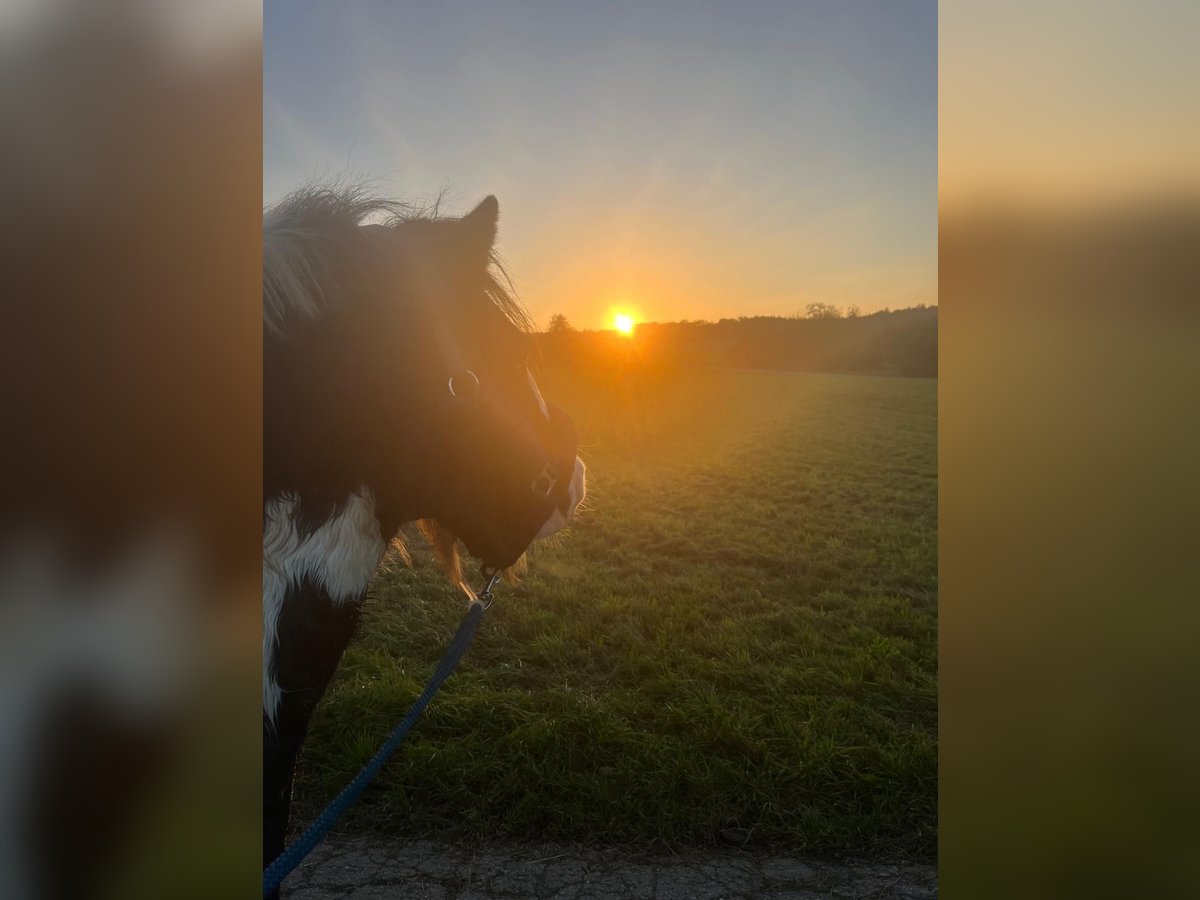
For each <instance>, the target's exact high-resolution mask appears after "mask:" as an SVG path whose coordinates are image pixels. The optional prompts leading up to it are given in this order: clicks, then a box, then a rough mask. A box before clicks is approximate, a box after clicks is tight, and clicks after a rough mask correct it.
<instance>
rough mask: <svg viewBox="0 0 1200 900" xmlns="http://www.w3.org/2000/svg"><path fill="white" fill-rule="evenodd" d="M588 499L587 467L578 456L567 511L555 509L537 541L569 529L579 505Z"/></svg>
mask: <svg viewBox="0 0 1200 900" xmlns="http://www.w3.org/2000/svg"><path fill="white" fill-rule="evenodd" d="M586 497H587V466H585V465H584V464H583V460H582V459H580V458H579V457H578V456H577V457H575V471H574V472H573V473H572V474H571V485H570V487H568V488H567V498H568V500H567V511H566V512H565V513H564V512H563V511H562V510H561V509H558V508H557V507H556V508H555V510H554V512H552V513H550V516H549V518H547V519H546V521H545V522H544V523H543V524H542V527H541V530H540V531H538V533H537V535H536V536H535V537H534V540H535V541H540V540H541V539H542V538H548V537H550V535H552V534H556V533H557V532H559V531H562V530H563V529H564V528H566V527H567V523H568V522H570V521H571V519H573V518H574V517H575V511H576V510H577V509H579V504H581V503H582V502H583V501H584V498H586Z"/></svg>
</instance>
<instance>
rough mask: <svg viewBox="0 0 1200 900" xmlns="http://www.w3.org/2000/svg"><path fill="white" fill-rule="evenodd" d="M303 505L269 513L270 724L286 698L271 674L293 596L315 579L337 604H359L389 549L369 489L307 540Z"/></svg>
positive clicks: (282, 502)
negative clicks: (302, 532)
mask: <svg viewBox="0 0 1200 900" xmlns="http://www.w3.org/2000/svg"><path fill="white" fill-rule="evenodd" d="M297 503H298V500H297V498H296V497H295V496H294V495H290V494H285V495H284V496H282V497H276V498H274V499H273V500H271V501H269V502H268V503H267V504H266V506H265V507H264V509H263V515H264V519H265V521H264V527H263V712H264V713H266V716H267V719H268V720H270V721H274V718H275V713H276V711H277V710H278V709H279V701H280V699H281V696H282V691H281V689H280V687H279V685H278V684H277V683H276V681H275V678H274V675H273V674H272V671H271V669H272V665H273V662H274V656H275V644H276V642H277V636H276V630H277V628H278V625H279V616H280V614H281V613H282V612H283V604H284V600H285V599H286V597H287V593H288V590H289V589H290V588H292V587H295V586H296V585H299V584H300V582H301V581H302V580H303V579H304V578H305V577H309V578H312V579H313V580H314V581H316V582H317V583H318V584H320V585H321V586H322V587H323V588H324V589H325V591H326V592H327V593H328V594H329V597H330V599H331V600H332V601H333V602H334V603H335V604H339V605H340V604H342V603H346V602H349V601H351V600H357V599H358V598H360V597H361V596H362V595H363V593H364V592H365V591H366V589H367V584H368V582H370V580H371V576H372V575H374V574H375V570H376V569H377V568H379V563H380V561H381V560H382V559H383V554H384V551H385V550H386V549H387V542H386V541H385V540H384V539H383V535H382V534H381V533H380V530H379V520H378V519H376V518H375V497H374V496H373V495H372V494H371V492H370V491H369V490H367V489H366V488H363V489H362V490H361V491H360V492H359V493H357V494H353V495H351V497H350V499H349V500H348V501H347V503H346V507H345V509H344V510H343V511H342V512H341V513H340V514H339V515H337V516H334V517H333V518H331V519H330V520H329V521H327V522H326V523H325V524H324V525H322V526H321V527H320V528H318V529H317V530H316V531H314V532H313V533H312V534H310V535H309V536H308V537H307V538H305V539H304V540H301V539H300V537H299V535H298V534H297V533H296V524H295V512H296V506H297Z"/></svg>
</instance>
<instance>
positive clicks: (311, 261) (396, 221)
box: [263, 184, 534, 584]
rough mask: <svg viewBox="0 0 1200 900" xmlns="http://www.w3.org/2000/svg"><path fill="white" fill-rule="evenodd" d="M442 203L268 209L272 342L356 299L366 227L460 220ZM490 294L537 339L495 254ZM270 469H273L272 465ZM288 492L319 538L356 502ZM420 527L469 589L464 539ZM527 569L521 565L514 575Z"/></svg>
mask: <svg viewBox="0 0 1200 900" xmlns="http://www.w3.org/2000/svg"><path fill="white" fill-rule="evenodd" d="M442 199H443V198H442V197H441V196H439V197H437V198H435V199H434V200H433V201H431V202H429V203H426V204H423V205H422V204H413V203H408V202H403V201H399V200H391V199H386V198H383V197H379V196H376V195H375V194H373V193H372V192H370V191H369V190H368V189H367V188H365V187H364V186H362V185H349V186H322V185H316V184H311V185H306V186H304V187H301V188H299V189H298V190H296V191H293V192H292V193H290V194H288V195H287V196H286V197H284V198H283V199H282V200H281V201H279V202H278V203H276V204H274V205H273V206H271V207H269V208H267V209H265V210H264V212H263V332H264V338H265V339H266V340H268V341H270V342H277V341H278V342H283V343H285V344H286V343H287V332H288V329H289V326H290V325H292V324H294V323H297V322H299V321H302V320H316V319H320V318H321V317H323V316H324V315H326V314H328V313H330V312H332V311H333V310H335V309H336V308H337V307H338V306H340V305H341V304H343V303H346V302H349V301H350V297H349V294H350V293H351V292H352V291H353V290H354V285H355V284H359V285H361V279H362V278H363V276H364V274H365V273H367V272H369V271H370V269H371V267H372V265H373V259H374V257H373V256H372V254H373V252H375V247H376V244H375V242H374V241H373V239H372V237H371V232H370V230H368V229H365V228H363V227H362V226H364V225H382V226H385V227H394V228H399V229H404V228H405V227H412V228H420V227H422V225H425V224H428V223H437V222H445V221H453V219H454V218H455V217H450V216H444V215H442V213H441V209H440V207H441V201H442ZM483 292H484V293H485V294H486V296H487V297H488V299H489V300H490V301H491V302H492V303H493V304H494V305H495V306H496V307H497V308H498V309H499V310H501V312H503V314H504V315H505V317H506V318H507V319H508V321H509V322H510V323H511V324H512V325H513V326H514V327H515V328H516V329H517V330H518V331H521V332H523V333H530V332H532V331H533V330H534V328H533V323H532V321H531V319H530V318H529V316H528V314H527V313H526V311H525V309H524V307H523V306H522V305H521V303H520V301H519V300H518V299H517V297H516V291H515V289H514V287H513V284H512V280H511V278H510V277H509V275H508V272H507V270H506V269H505V267H504V264H503V262H502V261H501V259H500V258H499V256H498V255H497V254H496V252H495V249H494V248H493V249H492V250H491V251H490V253H489V256H488V262H487V268H486V272H485V278H484V282H483ZM264 463H266V465H267V466H268V467H269V466H270V461H269V460H264ZM314 487H316V486H314ZM330 487H332V486H330ZM343 487H344V485H343ZM288 493H289V494H292V495H293V496H295V497H296V499H297V500H298V501H299V502H298V504H297V507H296V512H297V518H296V520H295V521H294V522H293V527H295V528H296V529H297V531H298V532H299V533H300V534H302V535H308V534H311V533H313V532H314V531H315V530H316V529H317V528H318V527H320V525H321V524H323V523H324V522H326V521H328V520H329V519H330V518H332V517H334V516H336V515H338V514H340V512H341V511H342V510H343V509H344V508H345V503H346V502H347V501H348V500H349V496H347V497H345V498H340V499H339V498H338V497H337V496H335V495H330V494H326V493H325V492H324V491H322V490H320V489H319V488H318V489H317V490H316V492H315V494H313V493H310V492H309V491H305V490H301V491H299V492H296V491H294V490H289V491H288ZM267 499H269V498H267ZM396 524H399V523H396ZM389 525H390V523H389ZM417 525H418V530H419V531H420V533H421V534H422V536H424V537H425V538H426V540H427V541H428V542H429V544H430V545H431V547H432V549H433V551H434V554H435V556H436V557H437V559H438V561H439V563H440V564H441V567H442V568H443V570H444V571H445V572H446V575H447V576H448V577H449V579H450V581H451V582H452V583H454V584H462V583H463V573H462V563H461V559H460V557H459V553H458V548H457V538H456V536H455V535H454V534H453V533H452V532H451V531H450V530H449V529H448V528H446V527H445V526H443V525H442V524H441V523H439V522H436V521H433V520H428V519H427V520H421V521H419V522H418V523H417ZM390 527H394V526H390ZM390 537H391V540H392V542H393V545H394V546H396V547H397V549H398V550H399V551H400V553H401V555H402V557H404V558H407V555H408V554H407V550H406V548H405V547H404V542H403V538H402V537H401V536H400V534H399V533H394V534H393V535H391V536H390ZM384 539H385V540H388V539H389V535H387V534H385V535H384ZM521 568H522V565H521V564H520V563H519V564H518V565H516V566H514V567H513V570H512V571H513V572H516V571H520V569H521Z"/></svg>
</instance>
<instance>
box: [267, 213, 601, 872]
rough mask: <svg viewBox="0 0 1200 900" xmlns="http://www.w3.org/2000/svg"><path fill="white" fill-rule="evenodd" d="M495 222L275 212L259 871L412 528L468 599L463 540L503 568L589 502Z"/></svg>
mask: <svg viewBox="0 0 1200 900" xmlns="http://www.w3.org/2000/svg"><path fill="white" fill-rule="evenodd" d="M498 215H499V210H498V206H497V203H496V200H495V198H494V197H488V198H487V199H485V200H484V201H483V202H482V203H480V204H479V206H478V207H476V208H475V210H473V211H472V212H471V213H469V214H468V215H466V216H463V217H462V218H458V219H451V218H442V217H439V216H437V215H436V214H421V213H414V212H412V211H411V210H409V209H407V208H406V207H404V206H402V205H399V204H395V203H390V202H386V201H380V200H375V199H372V198H369V197H366V196H364V195H363V194H362V193H361V192H358V191H355V190H319V189H308V190H303V191H300V192H298V193H296V194H293V195H292V196H290V197H289V198H287V199H286V200H284V201H283V202H282V203H280V204H279V205H277V206H275V207H274V208H272V209H270V210H269V211H268V212H267V213H266V214H265V216H264V221H263V323H264V338H263V423H264V434H263V459H264V462H263V466H264V472H263V626H264V627H263V742H264V759H263V763H264V772H263V776H264V785H263V787H264V796H263V816H264V847H263V855H264V864H265V863H266V862H269V861H270V860H272V859H274V857H275V856H276V855H278V853H279V852H280V851H281V850H282V847H283V841H284V836H285V832H286V829H287V823H288V807H289V802H290V794H291V786H292V776H293V771H294V768H295V763H296V757H297V753H298V751H299V749H300V746H301V743H302V742H303V740H304V736H305V732H306V731H307V728H308V723H309V718H310V716H311V714H312V711H313V708H314V706H315V705H316V703H317V701H318V700H319V699H320V697H321V695H322V693H323V692H324V690H325V688H326V685H327V684H328V682H329V679H330V677H331V676H332V675H333V673H334V670H335V669H336V668H337V664H338V661H339V660H340V658H341V655H342V652H343V651H344V650H345V648H346V645H347V643H348V642H349V641H350V638H351V635H352V634H353V631H354V628H355V624H356V622H357V619H358V617H359V610H360V607H361V604H362V601H363V598H364V596H365V594H366V591H367V585H368V583H369V581H370V580H371V577H372V575H373V574H374V572H375V570H376V568H377V567H378V565H379V563H380V560H381V559H382V557H383V555H384V551H385V549H386V548H387V546H388V544H389V542H391V541H392V540H393V538H394V537H395V536H396V534H397V531H398V529H399V528H400V526H401V525H403V524H404V523H406V522H410V521H419V522H420V523H421V528H422V530H423V531H424V533H425V534H426V535H427V536H428V537H430V538H431V540H432V542H433V543H434V545H435V547H436V548H437V550H438V553H439V556H440V557H441V559H442V562H443V565H444V566H445V567H446V569H447V572H448V574H449V575H450V576H451V578H452V579H453V580H455V581H456V582H459V583H461V582H462V576H461V570H460V565H459V558H458V554H457V551H456V547H457V543H458V542H459V541H461V542H462V543H463V544H464V545H465V546H466V548H467V551H468V552H469V553H470V554H471V555H472V556H474V557H476V558H478V559H479V560H481V561H482V563H483V564H484V565H485V566H489V567H493V568H497V569H503V568H507V567H510V566H512V565H513V564H514V563H516V562H517V561H518V560H519V559H520V558H521V556H522V555H523V553H524V552H525V550H526V548H527V547H528V545H529V544H530V543H531V542H532V541H533V540H534V539H536V538H540V537H546V536H548V535H550V534H553V533H554V532H556V531H558V530H559V529H560V528H562V527H563V526H564V525H565V524H566V523H567V521H568V520H569V519H570V518H571V517H572V515H573V514H574V513H575V510H576V508H577V507H578V506H579V504H580V502H581V501H582V500H583V497H584V491H585V473H584V466H583V463H582V462H581V461H580V460H579V458H578V457H577V456H576V438H575V430H574V426H573V425H572V423H571V420H570V419H569V418H568V417H567V415H566V414H565V413H564V412H563V411H562V410H560V409H558V408H557V407H555V406H553V405H549V404H547V403H546V402H545V401H544V400H543V399H542V396H541V393H540V392H539V391H538V387H537V384H536V383H535V382H534V380H533V376H532V375H531V374H530V372H529V370H528V368H527V367H526V359H525V356H526V352H527V347H528V344H527V339H526V335H525V334H524V332H525V331H526V330H527V327H528V326H527V320H526V319H525V317H524V314H523V313H522V312H521V310H520V307H519V306H518V305H517V304H516V302H515V301H514V300H513V298H512V297H511V295H510V293H509V292H508V291H507V290H506V289H505V284H507V281H506V280H505V279H504V277H503V272H502V270H501V269H500V268H499V265H498V263H497V261H496V259H495V255H494V251H493V245H494V242H495V237H496V226H497V219H498ZM367 221H370V222H373V223H376V224H365V222H367Z"/></svg>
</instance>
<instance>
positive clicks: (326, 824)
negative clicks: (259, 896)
mask: <svg viewBox="0 0 1200 900" xmlns="http://www.w3.org/2000/svg"><path fill="white" fill-rule="evenodd" d="M484 608H485V607H484V604H483V603H481V602H480V601H479V600H474V601H472V602H471V605H470V608H469V609H468V610H467V614H466V615H465V616H463V619H462V621H461V622H460V623H459V625H458V631H456V632H455V633H454V638H453V639H452V640H451V641H450V646H449V647H447V648H446V653H445V655H444V656H443V657H442V659H441V662H439V663H438V666H437V668H436V669H435V670H434V673H433V677H431V678H430V679H429V683H428V684H427V685H425V690H423V691H421V695H420V696H419V697H417V699H416V700H415V701H413V705H412V706H411V707H409V710H408V712H407V713H406V714H405V716H404V718H403V719H402V720H401V721H400V724H399V725H397V726H396V728H395V730H393V731H392V733H391V734H390V735H388V739H387V740H386V741H384V743H383V746H382V747H380V748H379V750H378V751H377V752H376V753H375V755H374V756H373V757H371V759H370V761H369V762H368V763H367V764H366V765H365V766H363V767H362V771H360V772H359V773H358V774H357V775H356V776H354V780H353V781H351V782H350V783H349V784H348V785H346V786H345V787H344V788H343V789H342V792H341V793H340V794H338V795H337V796H336V797H334V798H333V799H332V800H331V801H329V805H328V806H326V807H325V809H324V810H323V811H322V812H321V814H320V815H319V816H317V818H316V819H315V820H314V821H313V823H312V824H311V825H309V826H308V828H306V829H305V831H304V833H303V834H302V835H300V837H298V838H296V840H295V841H293V842H292V844H291V846H290V847H288V848H287V849H286V850H284V851H283V852H282V853H280V854H279V856H277V857H276V858H275V861H274V862H272V863H271V864H270V865H269V866H267V867H266V868H265V869H264V870H263V896H266V895H268V894H270V893H271V892H272V891H274V890H275V889H276V888H278V887H279V885H280V884H282V883H283V879H285V878H287V876H288V875H290V874H291V873H292V872H293V870H295V868H296V867H297V866H298V865H300V863H301V862H303V861H304V858H305V857H306V856H308V854H309V853H311V852H312V850H313V848H314V847H316V846H317V844H319V843H321V841H322V840H324V838H325V836H326V835H327V834H328V833H329V829H331V828H332V827H333V826H334V824H335V823H336V822H337V820H338V819H340V818H341V817H342V814H343V813H345V812H346V810H347V809H349V808H350V807H351V806H352V805H353V804H354V801H355V800H357V799H358V798H359V795H361V794H362V792H363V791H364V790H365V789H366V787H367V785H368V784H370V783H371V780H372V779H374V777H375V776H376V775H378V774H379V771H380V769H382V768H383V765H384V763H386V762H387V761H388V757H390V756H391V755H392V754H393V753H395V752H396V748H397V747H399V746H400V743H401V742H402V741H403V740H404V738H405V737H406V736H407V735H408V732H409V731H411V730H412V727H413V725H415V724H416V722H417V719H418V718H420V716H421V713H422V712H423V711H424V710H425V707H426V706H428V705H429V701H430V700H432V699H433V695H434V694H436V693H437V692H438V689H439V688H440V687H441V686H442V684H443V683H444V682H445V681H446V679H447V678H449V677H450V675H451V673H453V672H454V667H455V666H457V665H458V662H459V660H460V659H462V658H463V654H464V653H466V652H467V648H468V647H470V646H471V639H472V638H473V637H475V631H476V629H477V628H478V627H479V623H480V621H482V619H483V611H484Z"/></svg>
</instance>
